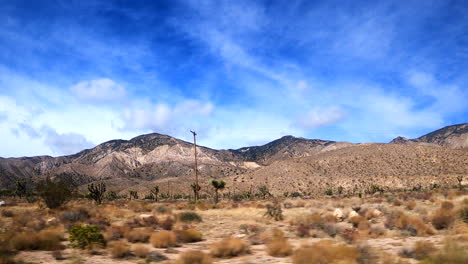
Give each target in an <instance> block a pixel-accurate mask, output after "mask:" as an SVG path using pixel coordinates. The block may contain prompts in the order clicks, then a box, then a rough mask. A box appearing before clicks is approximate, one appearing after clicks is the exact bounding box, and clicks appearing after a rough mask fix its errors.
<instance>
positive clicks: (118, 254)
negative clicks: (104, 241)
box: [108, 240, 130, 258]
mask: <svg viewBox="0 0 468 264" xmlns="http://www.w3.org/2000/svg"><path fill="white" fill-rule="evenodd" d="M108 249H109V252H110V254H111V256H112V257H113V258H123V257H125V256H128V255H129V254H130V245H129V244H128V243H127V242H125V241H122V240H118V241H112V242H110V243H109V245H108Z"/></svg>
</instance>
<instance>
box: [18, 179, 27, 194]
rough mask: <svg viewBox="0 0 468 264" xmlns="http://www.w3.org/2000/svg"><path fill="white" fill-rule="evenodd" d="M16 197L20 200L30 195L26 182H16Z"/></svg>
mask: <svg viewBox="0 0 468 264" xmlns="http://www.w3.org/2000/svg"><path fill="white" fill-rule="evenodd" d="M15 195H16V196H18V197H19V198H23V197H25V196H27V195H28V189H27V186H26V180H17V181H16V190H15Z"/></svg>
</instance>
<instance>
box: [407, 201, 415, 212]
mask: <svg viewBox="0 0 468 264" xmlns="http://www.w3.org/2000/svg"><path fill="white" fill-rule="evenodd" d="M415 207H416V202H415V201H413V200H411V201H408V202H407V203H406V209H408V210H413V209H414V208H415Z"/></svg>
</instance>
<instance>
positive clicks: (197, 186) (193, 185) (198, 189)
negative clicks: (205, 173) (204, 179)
mask: <svg viewBox="0 0 468 264" xmlns="http://www.w3.org/2000/svg"><path fill="white" fill-rule="evenodd" d="M190 186H191V187H192V190H193V193H194V194H195V202H198V193H199V192H200V190H201V187H200V185H198V184H196V183H192V184H191V185H190Z"/></svg>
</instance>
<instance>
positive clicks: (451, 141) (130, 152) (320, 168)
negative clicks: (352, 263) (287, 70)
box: [0, 124, 468, 193]
mask: <svg viewBox="0 0 468 264" xmlns="http://www.w3.org/2000/svg"><path fill="white" fill-rule="evenodd" d="M467 130H468V124H461V125H455V126H449V127H445V128H442V129H439V130H437V131H434V132H432V133H429V134H427V135H424V136H422V137H420V138H417V139H404V138H397V139H395V140H393V141H392V142H391V143H394V144H357V145H356V144H351V143H347V142H335V141H326V140H318V139H313V140H311V139H305V138H296V137H292V136H285V137H282V138H280V139H277V140H275V141H272V142H270V143H268V144H265V145H262V146H254V147H245V148H240V149H235V150H232V149H229V150H215V149H210V148H206V147H198V160H199V167H198V169H199V175H200V179H201V181H202V182H204V183H205V184H208V181H209V180H210V179H212V178H226V179H227V180H228V181H229V184H228V186H230V187H231V188H237V189H244V190H247V189H248V190H250V189H251V188H252V186H255V185H259V184H268V185H271V187H272V190H274V191H276V192H282V191H293V190H302V191H303V192H305V193H307V192H309V193H317V192H318V193H319V192H321V191H323V189H324V188H328V187H327V186H329V187H330V186H333V187H336V186H337V184H342V185H345V186H346V187H347V189H348V190H350V189H353V188H357V187H355V186H360V185H359V184H358V182H359V181H363V183H361V185H362V184H364V183H366V184H367V183H372V182H378V183H379V184H382V185H393V186H399V185H402V186H404V185H408V186H409V185H413V184H416V183H421V181H419V180H418V181H410V182H408V183H406V182H405V181H406V180H409V179H416V178H418V179H422V178H424V177H436V178H437V179H439V183H440V180H441V179H442V178H444V177H448V175H452V176H453V175H468V164H467V161H468V157H467V151H468V148H466V147H467V146H468V144H467V140H468V131H467ZM46 176H50V177H52V178H54V177H59V178H67V179H69V180H71V181H72V182H73V183H74V184H76V185H78V186H85V185H86V184H87V183H89V182H93V181H96V180H103V181H105V182H106V183H107V184H108V186H109V188H110V189H115V190H123V191H125V190H127V189H129V188H131V189H137V190H140V191H144V190H146V189H147V188H148V186H152V185H154V184H160V185H161V186H166V187H165V188H167V189H174V188H175V189H176V190H179V191H183V192H188V191H190V190H189V189H187V188H189V187H187V186H189V185H188V184H187V181H191V180H192V177H193V144H191V143H189V142H185V141H182V140H179V139H176V138H173V137H170V136H167V135H161V134H157V133H153V134H148V135H142V136H138V137H135V138H133V139H131V140H128V141H127V140H112V141H108V142H105V143H102V144H100V145H98V146H96V147H95V148H92V149H87V150H83V151H81V152H79V153H76V154H74V155H70V156H62V157H49V156H38V157H23V158H6V159H5V158H0V184H1V187H2V188H5V187H8V186H12V185H13V184H14V183H15V181H16V180H17V179H29V180H32V181H36V180H39V179H41V178H44V177H46ZM452 178H453V177H452ZM452 178H451V180H450V181H452V180H453V179H452ZM397 179H400V180H397ZM431 181H436V179H435V178H430V180H428V181H426V182H425V183H424V184H425V185H427V182H431ZM171 184H172V187H171ZM176 186H180V188H179V187H176ZM353 186H354V187H353ZM343 187H344V186H343ZM0 189H1V188H0ZM163 189H164V188H163ZM306 189H307V190H309V191H306ZM312 190H314V191H312Z"/></svg>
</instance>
